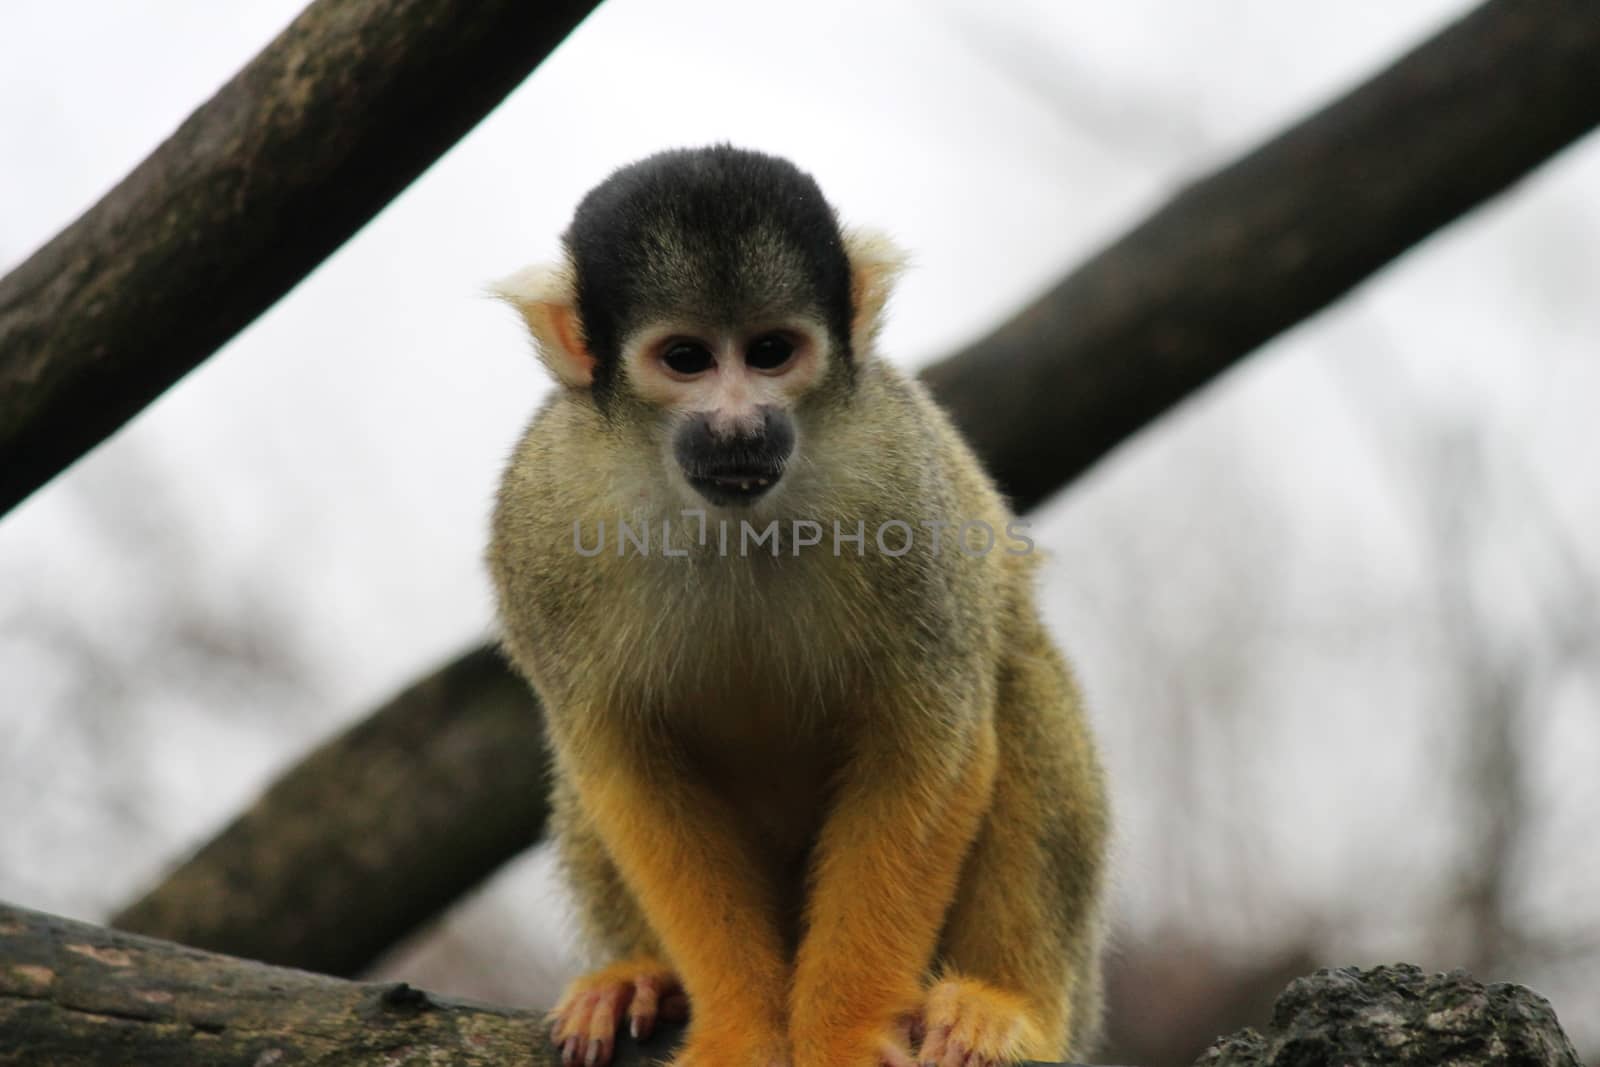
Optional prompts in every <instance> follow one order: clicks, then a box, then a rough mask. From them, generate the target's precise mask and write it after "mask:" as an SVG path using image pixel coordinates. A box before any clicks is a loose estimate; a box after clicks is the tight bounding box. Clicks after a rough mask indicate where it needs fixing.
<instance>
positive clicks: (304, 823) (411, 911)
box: [112, 649, 549, 975]
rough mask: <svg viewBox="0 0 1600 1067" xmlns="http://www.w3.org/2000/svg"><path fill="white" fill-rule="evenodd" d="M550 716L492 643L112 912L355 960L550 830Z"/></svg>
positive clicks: (246, 942) (331, 960)
mask: <svg viewBox="0 0 1600 1067" xmlns="http://www.w3.org/2000/svg"><path fill="white" fill-rule="evenodd" d="M543 722H544V719H543V715H542V713H541V712H540V710H539V705H538V703H537V701H535V700H534V699H533V695H532V693H531V692H530V691H529V689H528V686H527V683H525V682H524V681H522V679H520V678H517V677H515V676H513V675H512V674H511V672H510V671H508V670H507V669H506V668H505V665H504V664H503V662H502V661H501V659H500V657H499V655H498V654H497V653H495V652H494V651H493V650H491V649H479V650H477V651H474V652H470V653H468V654H467V655H465V656H463V657H461V658H460V659H458V660H456V661H455V662H454V663H452V664H451V665H450V666H448V667H446V668H445V669H444V670H441V671H439V672H438V673H437V674H435V675H433V676H432V677H431V678H428V679H427V680H425V681H422V682H419V683H418V684H416V685H414V686H412V687H411V688H410V689H408V690H406V691H405V692H404V693H401V694H400V695H399V696H397V697H396V698H395V699H394V700H392V701H390V702H389V703H388V704H386V705H384V706H383V707H382V708H380V709H379V710H378V711H377V712H376V713H375V714H373V715H372V716H371V717H370V718H368V719H366V720H365V721H364V722H361V723H358V724H357V725H356V726H354V727H352V728H351V729H350V730H348V731H346V732H345V733H344V734H343V735H341V736H339V737H337V738H335V739H334V740H332V741H330V742H328V743H327V744H325V745H323V746H322V747H321V748H319V749H317V750H316V751H315V752H313V753H312V754H311V755H310V756H308V757H306V758H305V759H304V760H303V761H302V762H301V763H299V764H298V765H297V766H295V767H294V768H293V769H291V770H290V771H289V772H288V773H287V774H286V775H284V776H283V777H282V778H280V779H279V780H278V781H277V782H276V783H274V784H273V785H272V787H271V788H270V789H268V790H267V792H266V793H265V795H263V796H262V798H261V799H260V800H258V801H257V802H256V803H255V804H254V805H253V806H252V807H251V808H250V810H249V811H247V812H245V813H244V814H243V815H241V816H240V817H239V818H237V819H235V820H234V822H233V823H232V824H231V825H229V826H228V827H227V828H226V829H225V830H223V831H222V832H221V833H220V834H218V835H217V837H216V838H214V839H213V840H212V841H211V843H210V844H208V845H206V846H205V847H204V848H203V849H201V850H200V852H198V853H197V854H196V855H195V856H194V858H193V859H191V860H190V861H189V862H187V863H186V864H184V865H183V866H182V867H180V868H179V869H178V870H177V871H175V872H174V873H173V874H172V875H171V876H169V877H168V878H167V879H166V880H165V881H163V882H162V884H161V885H160V886H159V887H157V888H156V889H155V890H153V891H152V892H150V893H149V894H147V895H146V896H145V897H144V898H143V899H141V900H139V901H137V902H136V903H134V904H132V905H131V906H129V907H128V908H125V909H124V910H123V911H121V912H120V913H118V914H117V915H116V916H115V917H114V918H113V919H112V923H113V924H114V925H116V926H120V927H122V928H124V929H128V930H139V931H147V932H148V931H157V930H159V931H161V933H162V936H164V937H166V938H167V939H169V940H174V941H181V942H183V943H184V944H188V945H194V946H196V947H199V948H210V949H214V950H215V949H218V948H219V947H220V946H226V948H227V949H228V951H229V954H231V955H240V956H248V957H250V958H252V959H258V960H263V961H266V962H268V963H280V964H285V965H291V966H296V967H304V968H308V969H310V970H315V971H321V972H324V973H326V974H340V975H353V974H356V973H358V972H360V971H361V970H362V969H363V968H365V967H366V966H367V965H368V964H369V963H371V962H372V961H373V960H374V959H375V958H376V957H377V956H378V955H380V954H381V953H382V952H383V951H384V950H385V949H387V948H389V947H391V946H392V945H394V944H395V943H396V942H397V941H398V940H399V935H401V934H404V933H405V932H407V931H409V930H412V929H414V928H415V927H416V926H418V925H420V924H421V923H423V922H426V921H427V920H428V919H430V918H432V917H433V916H434V915H436V914H437V913H438V912H440V911H442V910H443V909H444V907H445V906H446V905H448V904H449V903H450V902H451V901H453V900H455V899H456V898H457V897H458V896H460V895H461V893H462V892H463V891H464V890H465V889H467V888H469V887H471V886H473V885H475V884H477V883H478V882H479V881H481V880H482V879H483V878H485V877H486V876H488V875H489V874H490V873H491V872H493V871H494V870H495V868H497V867H499V866H500V865H501V864H502V863H504V862H505V860H506V859H507V858H508V857H511V856H514V855H516V854H517V853H518V852H521V851H522V850H523V849H525V848H527V847H528V846H530V845H532V844H533V843H534V842H536V841H537V840H538V839H539V838H540V837H542V836H543V834H544V822H545V817H546V815H547V814H548V793H549V785H548V781H547V779H546V774H547V766H546V763H545V747H544V738H543V735H542V731H543Z"/></svg>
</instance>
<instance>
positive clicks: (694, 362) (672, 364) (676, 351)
mask: <svg viewBox="0 0 1600 1067" xmlns="http://www.w3.org/2000/svg"><path fill="white" fill-rule="evenodd" d="M661 362H663V363H665V364H666V365H667V369H668V370H670V371H672V372H673V373H674V374H699V373H700V372H702V371H708V370H710V369H711V365H712V364H713V363H715V362H716V360H714V359H712V358H711V349H709V348H707V347H706V346H705V345H703V344H700V343H699V342H698V341H674V342H672V343H671V344H670V345H668V346H667V350H666V351H665V352H663V353H661Z"/></svg>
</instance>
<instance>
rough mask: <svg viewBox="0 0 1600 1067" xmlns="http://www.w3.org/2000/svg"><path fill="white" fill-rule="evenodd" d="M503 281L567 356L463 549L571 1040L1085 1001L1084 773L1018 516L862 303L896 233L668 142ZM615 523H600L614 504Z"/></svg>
mask: <svg viewBox="0 0 1600 1067" xmlns="http://www.w3.org/2000/svg"><path fill="white" fill-rule="evenodd" d="M563 243H564V247H565V253H566V255H565V259H564V262H562V263H560V264H559V265H557V266H554V267H549V268H530V269H528V270H524V271H522V272H520V273H518V274H516V275H513V276H512V277H511V278H509V279H507V280H505V281H504V282H502V283H500V284H499V285H498V286H497V287H496V292H497V294H498V295H499V296H501V297H503V298H504V299H505V300H507V301H508V302H509V303H511V304H512V305H513V306H514V307H515V308H516V309H517V310H518V311H519V312H520V313H521V315H522V317H523V319H524V320H525V321H526V323H527V326H528V328H529V330H530V331H531V332H532V334H533V338H534V341H535V343H536V347H537V349H538V353H539V356H540V357H541V359H542V361H543V362H544V364H545V365H546V367H547V368H548V369H549V371H550V372H551V373H552V374H553V375H554V377H555V378H556V380H557V382H558V383H559V388H558V389H557V390H555V392H554V393H553V394H552V395H551V396H550V398H549V399H548V401H547V402H546V403H545V404H544V406H543V407H542V408H541V409H540V410H539V412H538V413H537V414H536V415H535V416H534V418H533V421H532V423H531V425H530V426H529V427H528V429H527V431H526V433H525V434H524V436H523V437H522V439H521V442H520V443H519V444H518V446H517V448H516V450H515V453H514V455H513V456H512V458H511V460H510V463H509V465H508V467H507V469H506V471H505V475H504V480H503V482H502V485H501V488H500V493H499V499H498V504H497V506H496V508H495V513H494V518H493V523H492V526H493V530H492V537H491V544H490V548H489V554H488V559H489V567H490V570H491V573H492V576H493V579H494V583H495V586H496V591H497V594H498V600H499V609H500V616H501V621H502V625H503V629H504V641H505V646H506V649H507V651H508V652H509V655H510V657H511V658H512V659H513V661H514V662H515V664H516V666H517V667H518V669H519V670H520V671H521V672H522V673H523V674H525V675H526V677H527V678H528V680H529V681H530V682H531V683H532V685H533V687H534V689H535V691H536V692H537V693H538V695H539V696H540V698H541V699H542V701H543V703H544V707H545V713H546V715H547V718H548V732H549V740H550V744H551V747H552V750H553V753H554V767H555V774H554V779H555V784H554V803H553V812H554V814H553V832H554V834H555V836H556V839H557V841H558V849H559V852H560V856H561V859H562V861H563V865H564V867H565V869H566V872H567V874H568V876H569V878H570V881H571V883H572V885H573V886H574V888H575V891H576V895H577V902H578V906H579V911H580V915H581V919H582V924H583V927H584V931H585V933H586V934H587V935H588V938H589V940H590V941H591V942H592V944H593V947H594V948H595V949H596V950H597V952H598V954H599V956H600V957H601V959H600V962H601V963H602V964H603V966H601V968H600V969H599V970H597V971H595V972H594V973H592V974H589V975H588V976H586V977H583V978H579V979H578V980H577V981H576V982H574V983H573V984H572V985H571V986H570V987H569V988H568V990H567V992H566V993H565V995H564V996H563V997H562V998H561V1000H560V1001H559V1003H558V1004H557V1007H556V1009H555V1011H554V1012H553V1037H554V1039H555V1040H556V1041H557V1042H558V1043H559V1044H560V1045H561V1048H562V1054H563V1061H564V1062H565V1063H567V1064H569V1065H573V1064H585V1065H588V1067H600V1065H603V1064H605V1063H606V1062H607V1061H608V1060H609V1059H610V1058H611V1055H612V1051H613V1049H614V1042H615V1037H616V1032H617V1030H618V1028H619V1027H622V1026H627V1027H628V1028H629V1029H630V1030H631V1032H632V1033H633V1034H634V1035H635V1036H636V1037H638V1036H645V1035H647V1034H648V1033H649V1031H650V1030H651V1028H652V1027H653V1025H654V1023H655V1021H656V1019H657V1018H661V1017H666V1016H668V1015H672V1014H680V1015H681V1014H682V1013H683V1012H684V1011H685V1009H687V1012H688V1014H689V1016H690V1019H689V1029H688V1033H687V1036H686V1038H685V1040H684V1043H683V1045H682V1047H681V1048H680V1049H679V1050H678V1052H677V1054H676V1056H675V1058H674V1060H673V1063H674V1064H675V1065H676V1067H876V1065H878V1064H880V1063H882V1064H891V1065H899V1067H909V1065H911V1064H914V1063H922V1064H936V1065H946V1067H948V1065H961V1064H965V1065H966V1067H986V1065H991V1064H998V1063H1002V1062H1007V1061H1012V1060H1016V1059H1019V1058H1038V1059H1056V1058H1059V1057H1062V1056H1067V1055H1078V1054H1082V1053H1083V1052H1084V1051H1085V1050H1086V1049H1087V1048H1088V1047H1089V1046H1090V1044H1091V1042H1093V1040H1094V1039H1095V1036H1096V1032H1097V1030H1098V1028H1099V1013H1100V973H1099V951H1100V944H1101V934H1102V927H1103V922H1102V918H1101V914H1100V899H1101V892H1102V885H1103V882H1104V868H1105V855H1106V840H1107V808H1106V798H1105V792H1104V786H1103V782H1102V776H1101V771H1100V766H1099V763H1098V760H1097V756H1096V753H1095V749H1094V745H1093V741H1092V739H1091V737H1090V733H1089V730H1088V726H1087V724H1086V721H1085V718H1084V713H1083V710H1082V708H1081V705H1080V703H1079V698H1078V696H1077V693H1076V690H1075V688H1074V683H1073V681H1072V679H1071V676H1070V675H1069V672H1068V669H1067V666H1066V664H1065V662H1064V661H1063V659H1062V657H1061V655H1060V654H1059V653H1058V652H1057V650H1056V648H1055V646H1054V645H1053V643H1052V642H1051V639H1050V637H1049V636H1048V634H1047V633H1046V631H1045V628H1044V626H1043V625H1042V624H1041V622H1040V619H1039V614H1038V611H1037V608H1036V606H1035V604H1034V593H1033V564H1034V560H1033V559H1032V557H1031V556H1030V555H1029V554H1028V551H1027V549H1028V548H1031V542H1028V541H1027V540H1026V538H1025V537H1021V536H1019V535H1018V534H1017V532H1016V526H1015V525H1014V522H1015V520H1014V519H1013V517H1012V515H1011V513H1010V512H1009V510H1008V509H1007V506H1006V504H1005V503H1004V502H1003V501H1002V499H1001V497H1000V495H999V494H998V493H997V491H996V489H995V487H994V485H993V484H992V483H991V482H990V480H989V479H988V477H987V476H986V475H985V473H984V472H983V470H982V469H981V468H980V466H979V464H978V461H977V459H976V458H975V457H974V456H973V454H972V452H971V451H970V450H969V449H968V447H967V446H966V444H965V443H964V442H963V441H962V440H961V438H960V437H959V436H958V435H957V433H956V431H955V429H954V428H953V426H952V424H951V423H950V422H949V421H948V419H947V418H946V416H945V415H944V413H943V412H942V411H940V410H939V409H938V408H937V407H936V406H935V405H934V403H933V402H932V400H930V399H929V397H928V395H927V394H926V393H925V392H924V390H923V389H922V388H921V387H920V386H919V385H918V384H917V383H916V382H915V381H913V380H911V379H910V378H908V377H907V376H905V375H904V374H902V373H901V372H900V371H898V370H896V369H895V368H894V367H892V366H890V365H889V364H888V363H886V362H885V361H883V360H882V359H880V358H879V357H878V356H877V354H876V353H875V352H874V337H875V335H876V333H877V331H878V324H879V317H880V314H881V312H882V310H883V307H884V303H885V300H886V299H887V297H888V295H889V290H890V286H891V284H892V282H893V280H894V277H895V274H896V272H897V270H898V268H899V266H900V264H901V256H900V254H899V253H898V252H897V250H896V249H895V248H894V246H893V245H892V244H891V243H890V242H888V241H887V240H886V239H883V238H881V237H873V236H868V235H864V234H861V233H856V232H846V231H842V230H841V228H840V226H839V223H838V221H837V219H836V217H835V215H834V211H833V209H832V208H831V207H830V206H829V204H828V202H827V201H826V200H824V199H823V196H822V193H821V191H820V190H819V189H818V187H817V185H816V183H815V181H813V180H812V178H811V177H810V176H809V175H807V174H805V173H804V172H802V171H800V170H799V169H797V168H796V167H794V166H793V165H792V164H790V163H788V162H786V161H784V160H781V159H778V158H775V157H772V156H768V155H764V154H761V153H757V152H752V151H746V150H741V149H736V148H733V147H730V146H725V145H724V146H717V147H711V148H703V149H691V150H678V151H669V152H663V153H661V154H658V155H655V156H651V157H650V158H648V159H645V160H643V161H641V162H637V163H634V164H632V165H630V166H627V167H624V168H622V169H621V170H618V171H617V172H616V173H614V174H612V175H611V176H610V177H609V178H608V179H607V180H606V181H604V182H603V183H601V184H600V185H599V186H598V187H596V188H595V189H594V190H593V191H591V192H590V193H589V194H588V195H587V196H586V197H585V198H584V199H583V201H582V202H581V203H580V204H579V206H578V209H577V212H576V215H575V217H574V219H573V221H572V224H571V227H570V228H569V229H568V231H567V232H566V234H565V235H564V239H563ZM608 531H609V536H608Z"/></svg>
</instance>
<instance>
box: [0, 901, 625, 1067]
mask: <svg viewBox="0 0 1600 1067" xmlns="http://www.w3.org/2000/svg"><path fill="white" fill-rule="evenodd" d="M618 1051H619V1054H620V1055H619V1067H622V1065H624V1064H625V1065H626V1067H642V1065H643V1064H644V1063H645V1062H647V1058H646V1056H645V1054H644V1053H643V1052H642V1051H641V1050H640V1048H639V1047H638V1046H635V1045H632V1044H628V1045H626V1047H625V1048H620V1049H619V1050H618ZM110 1062H116V1063H137V1064H141V1065H146V1067H160V1065H162V1064H180V1063H181V1064H193V1065H196V1067H235V1065H237V1067H267V1065H270V1064H285V1065H286V1064H295V1063H338V1064H341V1065H349V1067H365V1065H371V1067H380V1065H381V1067H401V1065H405V1064H417V1065H422V1064H434V1063H452V1064H465V1065H479V1064H481V1065H483V1067H491V1065H495V1067H498V1065H508V1067H510V1065H534V1064H538V1065H549V1067H554V1065H555V1064H556V1063H558V1062H559V1057H558V1056H554V1055H552V1054H551V1052H550V1049H549V1048H548V1042H547V1041H545V1040H544V1034H543V1031H542V1022H541V1016H540V1015H539V1014H538V1013H537V1012H526V1011H512V1010H510V1009H506V1008H494V1007H489V1006H487V1005H479V1004H470V1003H466V1002H462V1001H456V1000H448V999H445V998H442V997H436V996H432V995H430V994H427V993H423V992H422V991H421V990H417V989H413V988H411V987H410V986H407V985H405V984H404V983H371V984H357V983H352V982H346V981H343V980H340V979H337V978H326V977H323V976H320V975H314V974H307V973H306V972H304V971H295V970H289V969H287V968H282V967H271V966H268V965H266V964H260V963H252V962H247V961H244V960H236V959H230V958H229V957H226V956H216V955H212V954H211V953H207V952H199V951H196V950H195V949H192V948H185V947H183V946H181V945H174V944H171V943H169V942H166V941H157V940H153V939H151V938H144V937H135V936H133V935H131V934H123V933H117V932H115V931H112V930H106V929H104V928H101V927H96V926H90V925H88V924H87V923H80V922H73V921H71V920H69V919H61V918H57V917H55V916H51V915H44V914H41V913H39V912H34V911H28V910H26V909H23V908H17V907H12V906H10V905H5V904H0V1067H4V1065H10V1064H16V1065H17V1067H23V1065H28V1067H38V1065H40V1064H67V1063H110Z"/></svg>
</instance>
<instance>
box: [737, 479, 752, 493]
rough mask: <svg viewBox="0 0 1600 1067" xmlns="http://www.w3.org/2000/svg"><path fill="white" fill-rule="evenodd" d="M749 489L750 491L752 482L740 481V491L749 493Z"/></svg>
mask: <svg viewBox="0 0 1600 1067" xmlns="http://www.w3.org/2000/svg"><path fill="white" fill-rule="evenodd" d="M749 491H750V483H749V482H740V483H739V492H741V493H747V492H749Z"/></svg>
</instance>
